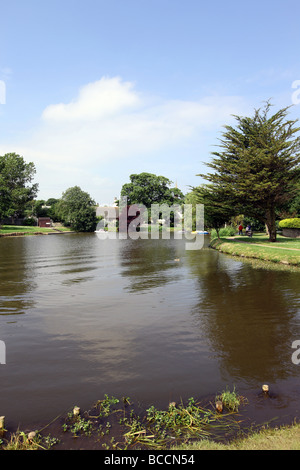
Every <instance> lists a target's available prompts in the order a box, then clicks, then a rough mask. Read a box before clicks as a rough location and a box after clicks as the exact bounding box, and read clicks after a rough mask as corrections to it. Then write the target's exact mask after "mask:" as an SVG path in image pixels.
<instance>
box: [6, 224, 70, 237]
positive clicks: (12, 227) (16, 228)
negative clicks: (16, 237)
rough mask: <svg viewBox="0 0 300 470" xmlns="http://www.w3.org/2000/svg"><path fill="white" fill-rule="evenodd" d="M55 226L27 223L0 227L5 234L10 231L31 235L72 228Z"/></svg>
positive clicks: (65, 230) (64, 230)
mask: <svg viewBox="0 0 300 470" xmlns="http://www.w3.org/2000/svg"><path fill="white" fill-rule="evenodd" d="M55 229H56V227H53V228H43V227H28V226H25V225H2V226H1V227H0V235H5V234H9V233H20V234H21V233H22V234H23V233H25V234H28V235H31V234H33V233H37V232H38V233H49V232H50V233H51V232H55V231H57V230H59V231H61V232H67V231H70V228H68V227H61V226H59V227H57V229H56V230H55Z"/></svg>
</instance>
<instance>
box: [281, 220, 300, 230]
mask: <svg viewBox="0 0 300 470" xmlns="http://www.w3.org/2000/svg"><path fill="white" fill-rule="evenodd" d="M278 225H279V228H300V219H299V218H294V219H283V220H281V221H280V222H279V224H278Z"/></svg>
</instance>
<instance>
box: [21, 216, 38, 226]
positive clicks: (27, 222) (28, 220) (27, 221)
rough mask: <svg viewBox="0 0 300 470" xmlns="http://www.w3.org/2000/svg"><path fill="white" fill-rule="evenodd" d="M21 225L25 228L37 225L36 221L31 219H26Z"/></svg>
mask: <svg viewBox="0 0 300 470" xmlns="http://www.w3.org/2000/svg"><path fill="white" fill-rule="evenodd" d="M23 225H25V226H27V227H34V226H36V225H37V223H36V219H34V218H33V217H27V218H26V219H24V220H23Z"/></svg>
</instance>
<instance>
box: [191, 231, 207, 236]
mask: <svg viewBox="0 0 300 470" xmlns="http://www.w3.org/2000/svg"><path fill="white" fill-rule="evenodd" d="M192 233H197V234H199V235H209V232H206V231H204V230H194V231H193V232H192Z"/></svg>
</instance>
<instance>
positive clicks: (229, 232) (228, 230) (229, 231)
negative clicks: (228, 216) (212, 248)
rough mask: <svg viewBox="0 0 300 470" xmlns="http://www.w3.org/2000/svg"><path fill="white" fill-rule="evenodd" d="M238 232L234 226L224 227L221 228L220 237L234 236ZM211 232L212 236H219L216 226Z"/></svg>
mask: <svg viewBox="0 0 300 470" xmlns="http://www.w3.org/2000/svg"><path fill="white" fill-rule="evenodd" d="M235 233H236V230H235V228H234V227H223V228H220V230H219V236H220V237H233V235H235ZM210 234H211V238H217V237H218V235H217V231H216V229H215V228H213V229H212V230H211V232H210Z"/></svg>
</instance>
